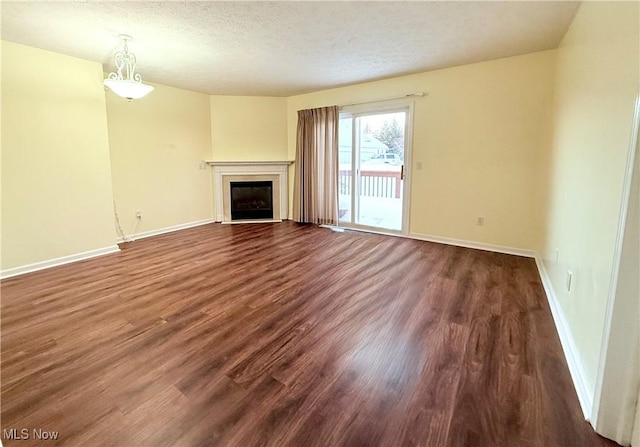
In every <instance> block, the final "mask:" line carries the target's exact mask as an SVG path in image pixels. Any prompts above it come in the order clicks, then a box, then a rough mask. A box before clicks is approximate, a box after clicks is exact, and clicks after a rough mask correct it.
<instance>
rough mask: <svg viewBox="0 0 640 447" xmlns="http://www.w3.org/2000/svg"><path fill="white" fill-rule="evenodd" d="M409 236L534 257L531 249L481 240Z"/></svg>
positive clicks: (419, 235)
mask: <svg viewBox="0 0 640 447" xmlns="http://www.w3.org/2000/svg"><path fill="white" fill-rule="evenodd" d="M409 237H410V238H413V239H418V240H421V241H427V242H436V243H439V244H447V245H455V246H456V247H464V248H475V249H476V250H484V251H493V252H496V253H504V254H507V255H516V256H524V257H526V258H535V257H536V252H535V251H533V250H525V249H522V248H514V247H505V246H502V245H492V244H485V243H483V242H473V241H465V240H462V239H452V238H448V237H441V236H431V235H428V234H420V233H409Z"/></svg>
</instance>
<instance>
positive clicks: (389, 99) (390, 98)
mask: <svg viewBox="0 0 640 447" xmlns="http://www.w3.org/2000/svg"><path fill="white" fill-rule="evenodd" d="M414 96H419V97H422V96H425V93H424V92H415V93H407V94H406V95H398V96H389V97H387V98H380V99H372V100H370V101H362V102H350V103H348V104H340V105H339V106H338V107H347V106H359V105H361V104H371V103H372V102H382V101H392V100H394V99H404V98H411V97H414Z"/></svg>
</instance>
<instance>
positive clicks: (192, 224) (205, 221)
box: [117, 219, 216, 244]
mask: <svg viewBox="0 0 640 447" xmlns="http://www.w3.org/2000/svg"><path fill="white" fill-rule="evenodd" d="M214 222H216V220H215V219H203V220H196V221H195V222H187V223H184V224H179V225H173V226H170V227H164V228H159V229H157V230H150V231H143V232H142V233H136V234H133V235H131V236H127V239H126V240H125V239H124V238H118V241H117V242H118V244H121V243H123V242H133V241H135V240H138V239H144V238H147V237H151V236H157V235H159V234H165V233H171V232H173V231H178V230H186V229H187V228H193V227H199V226H200V225H207V224H210V223H214Z"/></svg>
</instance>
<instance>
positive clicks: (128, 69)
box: [102, 34, 153, 100]
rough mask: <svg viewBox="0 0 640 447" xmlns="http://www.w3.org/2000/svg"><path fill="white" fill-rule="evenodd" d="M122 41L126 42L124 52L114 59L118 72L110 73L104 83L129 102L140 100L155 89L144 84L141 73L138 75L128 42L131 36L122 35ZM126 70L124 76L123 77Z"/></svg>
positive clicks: (116, 55) (118, 53)
mask: <svg viewBox="0 0 640 447" xmlns="http://www.w3.org/2000/svg"><path fill="white" fill-rule="evenodd" d="M120 39H122V40H123V41H124V48H123V50H122V51H118V52H116V54H115V56H114V59H115V64H116V72H112V73H109V75H108V76H107V79H105V80H104V81H103V82H102V83H103V84H104V85H105V86H106V87H109V89H111V91H112V92H113V93H115V94H116V95H118V96H121V97H123V98H127V99H128V100H132V99H139V98H142V97H143V96H146V95H147V94H149V93H151V92H152V91H153V87H152V86H150V85H147V84H143V83H142V77H141V76H140V73H136V72H135V71H136V56H135V55H134V54H133V53H129V46H128V45H127V42H128V41H130V40H131V39H132V37H131V36H128V35H126V34H120ZM123 70H124V76H123Z"/></svg>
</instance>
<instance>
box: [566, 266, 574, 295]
mask: <svg viewBox="0 0 640 447" xmlns="http://www.w3.org/2000/svg"><path fill="white" fill-rule="evenodd" d="M572 281H573V272H572V271H571V270H567V292H571V283H572Z"/></svg>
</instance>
